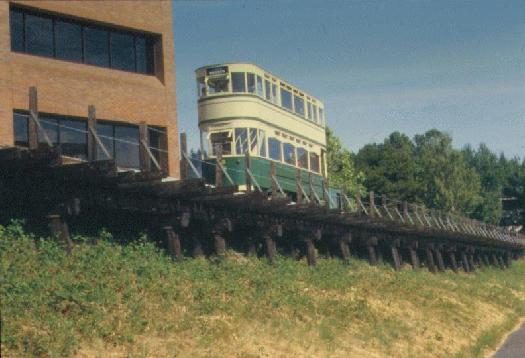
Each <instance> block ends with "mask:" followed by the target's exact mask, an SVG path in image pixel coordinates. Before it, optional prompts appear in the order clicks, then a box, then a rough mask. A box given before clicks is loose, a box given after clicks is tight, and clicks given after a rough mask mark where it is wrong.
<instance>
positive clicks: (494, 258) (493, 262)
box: [490, 253, 499, 267]
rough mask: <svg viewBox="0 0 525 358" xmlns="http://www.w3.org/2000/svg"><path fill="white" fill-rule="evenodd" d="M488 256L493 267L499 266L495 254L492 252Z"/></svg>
mask: <svg viewBox="0 0 525 358" xmlns="http://www.w3.org/2000/svg"><path fill="white" fill-rule="evenodd" d="M490 257H491V258H492V265H494V266H495V267H499V260H498V258H497V256H496V254H495V253H492V254H491V255H490Z"/></svg>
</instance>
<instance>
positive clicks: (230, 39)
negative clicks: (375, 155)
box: [173, 0, 525, 158]
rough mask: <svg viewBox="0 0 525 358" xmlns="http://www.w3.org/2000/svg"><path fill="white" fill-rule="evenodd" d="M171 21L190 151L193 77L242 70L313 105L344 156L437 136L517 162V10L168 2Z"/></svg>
mask: <svg viewBox="0 0 525 358" xmlns="http://www.w3.org/2000/svg"><path fill="white" fill-rule="evenodd" d="M173 17H174V38H175V64H176V76H177V106H178V119H179V127H180V130H181V131H185V132H186V133H188V138H189V146H190V147H193V148H196V147H198V145H199V144H198V143H199V140H198V126H197V98H196V84H195V74H194V71H195V69H196V68H198V67H200V66H203V65H207V64H215V63H222V62H251V63H255V64H257V65H259V66H261V67H263V68H265V69H267V70H268V71H270V72H272V73H274V74H275V75H277V76H279V77H282V78H283V79H285V80H287V81H288V82H290V83H292V84H294V85H296V86H298V87H299V88H301V89H303V90H305V91H306V92H308V93H310V94H312V95H314V96H316V97H317V98H319V99H321V100H322V101H323V102H324V103H325V112H326V119H327V123H328V126H329V127H331V128H332V129H333V130H334V131H335V133H336V135H337V136H338V137H339V138H340V139H341V140H342V142H343V143H344V144H345V146H346V147H347V148H348V149H350V150H352V151H353V152H357V151H359V149H360V148H361V147H362V146H363V145H365V144H367V143H371V142H382V141H383V140H384V138H385V137H387V136H388V135H389V134H390V133H392V132H394V131H400V132H402V133H405V134H407V135H409V136H410V137H412V136H413V135H414V134H417V133H423V132H425V131H427V130H429V129H432V128H437V129H439V130H441V131H445V132H447V133H449V134H451V135H452V137H453V139H454V145H455V146H456V147H458V148H461V147H463V146H464V145H466V144H471V145H472V146H474V147H477V146H478V145H479V144H480V143H485V144H487V145H488V146H489V148H491V149H492V150H493V151H495V152H498V153H499V152H504V154H505V155H506V156H507V157H514V156H519V157H521V158H525V0H490V1H489V0H472V1H470V0H452V1H449V0H417V1H416V0H405V1H395V0H390V1H352V0H346V1H331V0H317V1H310V0H302V1H295V0H273V1H271V0H267V1H257V0H251V1H241V0H222V1H221V0H215V1H213V0H207V1H204V0H193V1H192V0H182V1H178V0H175V2H174V3H173Z"/></svg>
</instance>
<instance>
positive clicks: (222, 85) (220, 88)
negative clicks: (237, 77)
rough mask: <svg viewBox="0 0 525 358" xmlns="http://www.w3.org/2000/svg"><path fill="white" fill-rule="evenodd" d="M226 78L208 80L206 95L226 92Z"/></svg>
mask: <svg viewBox="0 0 525 358" xmlns="http://www.w3.org/2000/svg"><path fill="white" fill-rule="evenodd" d="M228 82H229V81H228V78H227V77H218V78H210V79H208V86H207V90H208V94H213V93H221V92H228Z"/></svg>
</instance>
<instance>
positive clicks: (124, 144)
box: [114, 125, 140, 169]
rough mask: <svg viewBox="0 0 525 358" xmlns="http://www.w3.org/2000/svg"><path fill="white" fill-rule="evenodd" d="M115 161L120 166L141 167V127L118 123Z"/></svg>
mask: <svg viewBox="0 0 525 358" xmlns="http://www.w3.org/2000/svg"><path fill="white" fill-rule="evenodd" d="M114 131H115V132H114V133H115V144H114V147H115V156H114V158H115V162H116V163H117V165H118V166H120V167H125V168H133V169H138V168H140V159H139V142H140V141H139V128H138V127H137V126H127V125H116V126H115V128H114Z"/></svg>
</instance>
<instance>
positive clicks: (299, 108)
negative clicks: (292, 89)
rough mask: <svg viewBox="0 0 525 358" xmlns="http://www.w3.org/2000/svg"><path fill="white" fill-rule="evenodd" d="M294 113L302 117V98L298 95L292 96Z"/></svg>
mask: <svg viewBox="0 0 525 358" xmlns="http://www.w3.org/2000/svg"><path fill="white" fill-rule="evenodd" d="M293 98H294V107H295V113H297V114H298V115H300V116H301V117H304V99H303V98H301V97H299V96H293Z"/></svg>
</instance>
